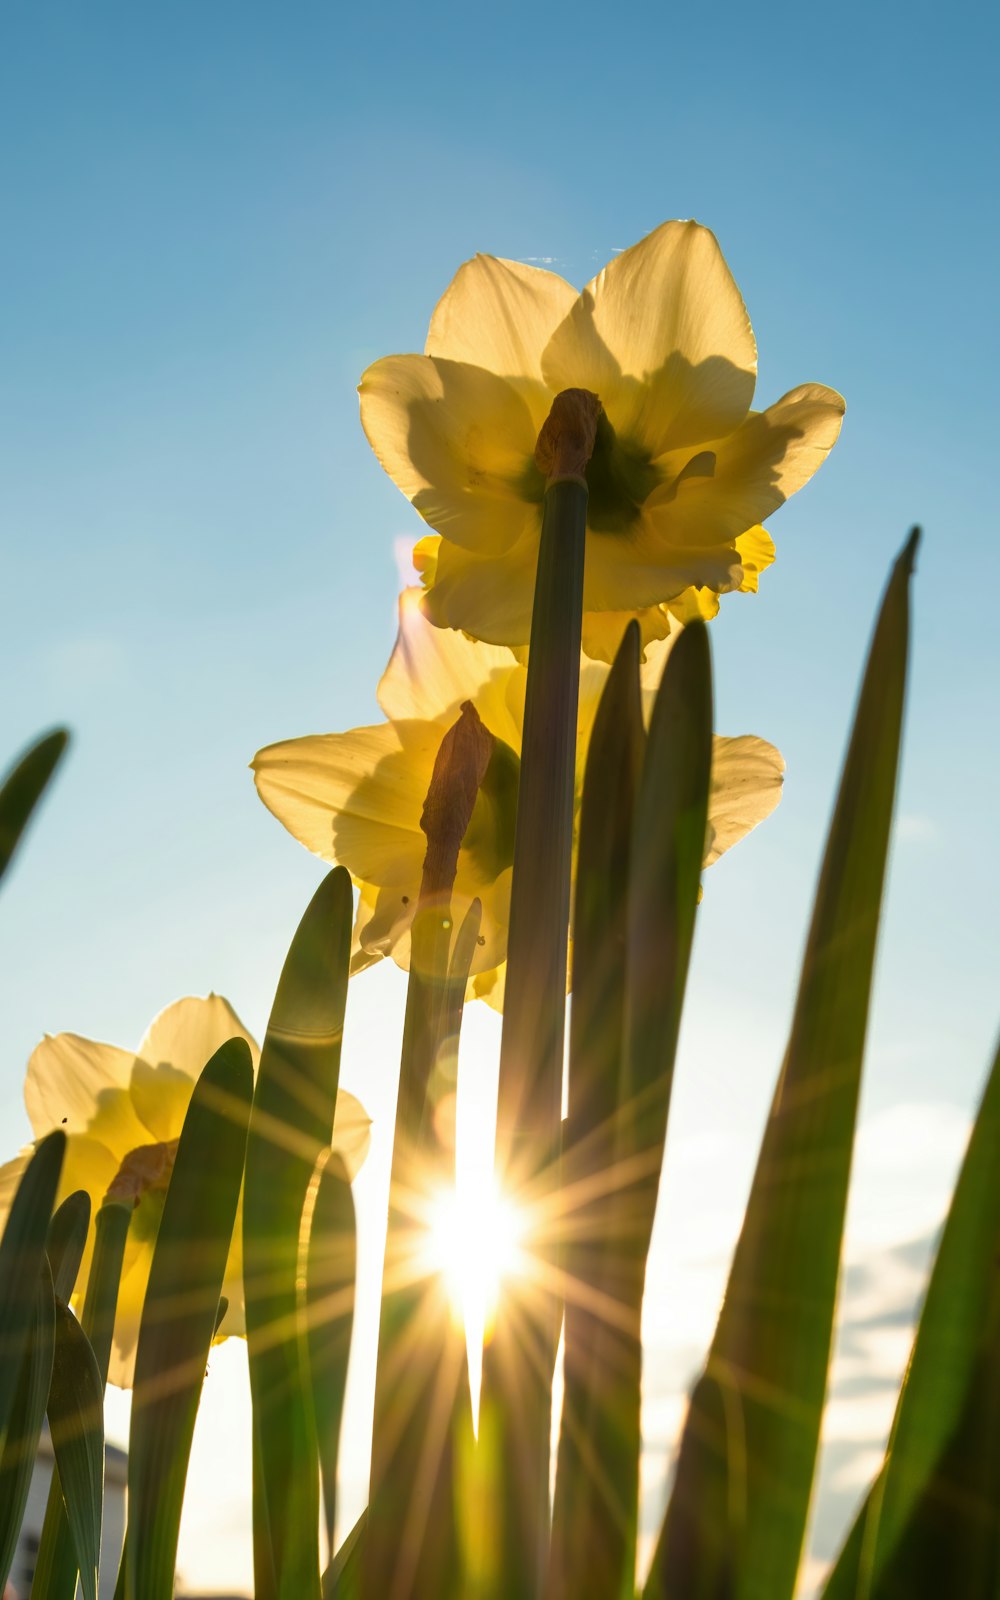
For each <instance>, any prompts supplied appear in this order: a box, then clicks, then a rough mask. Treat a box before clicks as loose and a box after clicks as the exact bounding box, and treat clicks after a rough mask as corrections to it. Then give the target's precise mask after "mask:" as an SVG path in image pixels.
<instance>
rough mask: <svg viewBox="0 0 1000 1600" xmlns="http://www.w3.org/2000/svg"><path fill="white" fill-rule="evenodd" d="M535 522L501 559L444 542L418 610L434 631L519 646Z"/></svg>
mask: <svg viewBox="0 0 1000 1600" xmlns="http://www.w3.org/2000/svg"><path fill="white" fill-rule="evenodd" d="M540 532H541V519H540V518H538V517H536V518H535V521H534V524H533V526H531V528H530V530H529V531H526V532H525V533H524V534H522V536H521V538H520V539H519V540H518V542H517V544H516V545H514V546H512V547H511V549H510V550H509V551H508V552H507V553H506V554H505V555H503V556H491V555H476V554H473V553H472V552H471V551H469V550H463V549H459V547H458V545H455V544H452V543H451V542H450V541H449V540H447V539H444V540H442V542H441V546H440V549H439V550H438V557H437V564H436V570H435V577H434V584H433V586H432V587H431V588H429V589H428V590H427V592H426V594H425V595H424V600H423V607H424V611H425V612H426V614H427V616H428V617H429V618H430V620H431V621H432V622H433V623H434V625H435V627H438V628H462V629H464V630H465V631H467V632H468V633H471V634H472V635H473V637H474V638H476V639H482V640H485V641H486V642H487V643H490V644H496V645H502V644H506V645H509V646H510V647H511V648H515V649H516V648H521V647H523V646H526V645H527V643H528V639H529V636H530V634H531V608H532V603H533V601H534V595H535V570H536V567H537V565H538V540H539V534H540Z"/></svg>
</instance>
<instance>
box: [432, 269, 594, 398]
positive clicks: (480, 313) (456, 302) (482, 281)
mask: <svg viewBox="0 0 1000 1600" xmlns="http://www.w3.org/2000/svg"><path fill="white" fill-rule="evenodd" d="M576 297H577V295H576V290H575V289H574V288H573V286H572V284H569V283H567V282H566V280H565V278H560V277H559V276H558V274H557V273H555V272H546V271H545V270H544V269H543V268H541V267H532V266H528V265H527V264H526V263H525V262H523V261H505V260H503V259H502V258H501V257H498V256H485V255H477V256H474V257H473V258H472V260H471V261H466V262H464V263H463V265H462V266H460V267H459V269H458V271H457V272H456V274H455V276H454V278H452V280H451V283H450V284H449V285H448V288H447V289H446V290H445V292H444V294H443V295H442V296H441V299H440V300H439V301H438V303H437V306H436V307H435V310H434V315H433V316H432V317H431V325H430V331H429V332H428V335H427V343H426V345H425V346H424V349H425V351H426V353H427V355H429V356H443V357H445V358H446V359H447V360H449V361H467V362H469V363H470V364H471V365H472V366H477V367H487V368H488V369H489V371H490V372H495V373H497V374H498V375H499V376H500V377H501V378H508V379H510V378H514V379H518V380H524V379H527V380H529V381H530V382H532V383H533V384H534V385H535V386H536V387H537V388H538V390H539V392H540V393H542V394H543V395H544V391H543V389H542V351H543V350H544V349H545V346H546V345H547V344H548V342H549V339H550V338H551V337H552V334H553V333H554V332H555V330H556V328H557V327H558V326H559V324H560V322H561V321H562V320H563V318H564V317H565V316H566V315H567V313H568V312H569V310H570V308H571V307H572V305H573V303H574V301H575V300H576ZM547 409H548V407H547V406H546V411H547ZM541 420H542V421H544V416H543V418H542V419H541ZM540 425H541V424H540V423H539V426H540Z"/></svg>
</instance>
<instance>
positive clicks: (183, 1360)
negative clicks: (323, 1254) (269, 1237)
mask: <svg viewBox="0 0 1000 1600" xmlns="http://www.w3.org/2000/svg"><path fill="white" fill-rule="evenodd" d="M252 1095H253V1065H252V1062H251V1059H250V1051H249V1048H248V1046H247V1043H246V1040H244V1039H241V1038H235V1039H229V1040H228V1041H227V1042H226V1043H225V1044H224V1045H222V1046H221V1048H220V1049H218V1050H217V1051H216V1052H215V1054H214V1055H213V1056H212V1058H211V1060H210V1061H209V1062H208V1064H207V1065H206V1066H205V1068H204V1070H203V1071H202V1073H201V1076H200V1077H199V1079H198V1082H197V1083H196V1084H195V1088H194V1093H193V1094H192V1096H191V1102H190V1104H189V1106H188V1111H187V1115H186V1117H185V1119H184V1127H183V1129H182V1131H181V1137H180V1141H179V1143H178V1147H177V1155H176V1159H175V1162H174V1169H173V1173H172V1175H171V1179H170V1187H169V1188H168V1190H167V1194H166V1199H165V1200H164V1204H163V1215H162V1217H161V1220H160V1226H159V1231H158V1233H157V1236H156V1245H155V1248H154V1251H153V1260H152V1264H151V1266H150V1272H149V1284H148V1286H147V1289H146V1299H145V1302H144V1305H143V1311H142V1322H141V1324H140V1327H139V1343H138V1347H137V1349H136V1358H135V1386H134V1392H133V1397H132V1420H131V1427H130V1430H129V1460H128V1504H129V1537H128V1542H127V1543H128V1555H127V1584H126V1593H127V1594H128V1596H129V1600H170V1597H171V1596H172V1595H173V1592H174V1561H175V1558H176V1554H177V1536H178V1531H179V1527H180V1517H181V1505H182V1502H183V1498H184V1482H185V1479H186V1477H187V1468H188V1457H189V1455H190V1451H191V1439H192V1436H193V1433H194V1424H195V1417H196V1414H197V1411H198V1401H199V1397H200V1395H201V1385H202V1380H203V1378H204V1374H205V1365H206V1362H207V1360H208V1354H209V1349H210V1347H211V1343H212V1336H213V1334H214V1332H215V1326H216V1319H217V1315H218V1308H219V1296H220V1294H221V1292H222V1284H223V1279H224V1276H225V1270H226V1260H227V1257H228V1255H229V1247H230V1243H231V1240H232V1233H233V1224H234V1222H235V1219H236V1206H237V1201H238V1199H239V1193H240V1182H241V1179H242V1176H243V1162H244V1157H245V1153H246V1138H247V1124H248V1121H249V1116H250V1103H251V1099H252ZM95 1367H96V1363H95ZM60 1476H61V1477H63V1488H64V1489H66V1488H67V1485H66V1480H65V1477H64V1476H63V1474H62V1473H61V1472H60Z"/></svg>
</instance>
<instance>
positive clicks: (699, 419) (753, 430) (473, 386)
mask: <svg viewBox="0 0 1000 1600" xmlns="http://www.w3.org/2000/svg"><path fill="white" fill-rule="evenodd" d="M756 371H757V347H756V344H755V341H754V336H753V330H752V328H751V326H750V320H749V317H748V316H747V311H746V307H745V306H744V304H743V300H742V298H741V296H740V292H739V290H738V289H737V287H736V284H735V282H734V281H733V278H732V274H731V273H730V271H729V268H728V267H727V265H726V262H725V260H724V259H723V256H722V252H721V251H720V249H719V246H718V244H717V242H716V240H715V237H714V235H713V234H712V233H710V232H709V230H708V229H707V228H703V227H700V226H699V225H698V224H697V223H695V222H665V223H663V224H662V226H661V227H659V228H657V229H656V230H655V231H654V232H653V233H651V234H649V235H648V237H646V238H645V239H642V240H640V242H639V243H638V244H636V245H633V246H632V247H631V249H628V250H624V251H623V252H622V253H621V254H620V255H618V256H616V257H615V258H614V259H613V260H612V261H611V262H609V263H608V265H607V266H606V267H605V268H604V270H603V271H602V272H600V273H599V274H598V275H597V277H596V278H594V279H593V281H592V282H591V283H589V284H588V285H587V287H586V288H585V289H584V290H583V292H582V294H578V293H577V291H576V290H575V289H574V288H573V287H572V286H571V285H570V284H568V283H566V282H565V280H564V279H562V278H560V277H558V276H557V275H556V274H555V273H552V272H546V271H543V270H541V269H540V268H537V267H531V266H526V265H524V264H523V263H521V262H518V261H504V260H499V259H497V258H495V257H493V256H476V257H475V258H474V259H473V260H472V261H468V262H466V263H465V265H464V266H462V267H460V268H459V270H458V272H457V274H456V276H455V278H454V279H453V281H452V283H451V284H450V286H449V288H448V289H447V290H446V291H445V294H444V296H443V298H442V299H441V301H440V302H439V303H438V306H437V308H436V310H435V312H434V315H433V317H432V318H431V324H430V331H429V333H428V335H427V342H426V346H425V353H424V354H423V355H397V356H388V357H386V358H385V359H384V360H381V361H376V362H375V364H374V365H373V366H371V367H369V368H368V370H367V372H366V373H365V374H364V377H363V378H362V381H361V388H360V393H361V420H362V423H363V426H364V429H365V432H366V433H367V435H368V439H369V441H370V443H371V445H372V447H373V449H374V451H375V453H376V455H377V456H378V458H379V460H380V462H381V463H382V465H383V467H384V468H385V470H386V472H387V473H388V474H389V476H390V477H391V478H392V479H393V481H394V482H395V483H396V484H397V486H398V487H399V488H400V489H401V490H402V491H403V493H404V494H405V495H406V496H407V497H408V499H410V500H411V501H412V503H413V505H414V506H415V507H416V509H417V510H418V511H419V512H420V515H421V516H422V517H423V518H424V520H425V521H426V522H427V523H429V524H430V526H431V528H433V529H434V530H435V533H436V534H437V535H438V536H439V541H438V540H436V541H433V542H430V543H427V542H425V544H424V546H423V549H422V550H421V552H420V554H421V557H422V566H423V575H424V581H425V586H426V594H425V598H424V606H425V609H426V612H427V615H428V616H429V617H430V618H431V620H432V621H433V622H434V623H436V624H437V625H438V626H439V627H450V628H461V629H463V630H464V631H465V632H467V633H469V634H471V635H472V636H473V637H475V638H477V639H483V640H487V641H489V642H490V643H493V644H504V645H510V646H513V647H516V648H517V647H521V646H524V645H526V644H527V642H528V633H529V627H530V621H531V606H532V596H533V592H534V581H535V565H536V559H537V554H538V541H539V533H540V528H541V513H542V496H543V491H544V480H543V478H542V475H541V473H540V472H539V470H538V468H537V467H536V465H535V461H534V449H535V443H536V440H537V437H538V433H539V430H540V428H541V426H542V424H543V422H544V421H545V419H546V417H547V416H548V414H549V410H550V408H551V405H552V401H553V398H554V396H555V395H556V394H557V393H559V392H560V391H561V390H564V389H571V388H577V389H587V390H590V391H591V392H592V393H594V394H596V395H597V396H598V398H599V399H600V401H601V403H602V406H603V416H602V418H601V422H600V424H599V428H598V435H597V443H596V447H595V449H594V453H593V456H592V458H591V461H590V465H589V467H588V469H587V482H588V487H589V491H590V494H589V508H588V518H587V556H586V575H585V583H584V602H583V604H584V636H583V644H584V650H585V652H586V653H587V654H589V655H594V656H597V657H599V658H600V659H602V660H610V659H611V658H612V657H613V654H614V650H615V648H616V646H617V644H618V641H619V639H620V638H621V634H622V628H623V625H624V621H625V620H626V619H627V617H629V616H633V615H634V616H637V617H638V618H639V621H640V625H641V628H642V633H643V641H644V643H645V642H646V640H648V639H651V638H662V637H665V636H666V635H667V634H668V633H669V631H670V628H671V626H672V616H676V617H679V620H680V621H682V622H683V621H685V620H688V619H689V618H690V617H691V616H693V615H702V616H711V615H713V614H714V611H715V609H716V606H717V599H716V597H717V596H718V595H719V594H722V593H725V592H726V591H729V590H734V589H741V588H742V589H747V588H753V589H755V588H756V586H757V583H756V580H757V574H758V573H759V571H760V570H761V568H762V567H763V566H766V565H768V564H769V562H770V560H771V559H772V558H773V545H772V543H771V540H770V536H769V535H768V534H767V533H766V532H765V530H764V529H763V528H762V527H761V523H762V522H763V520H764V518H765V517H768V516H769V515H770V514H771V513H772V512H774V511H776V510H777V508H778V507H779V506H780V505H781V504H782V503H783V502H784V501H785V500H787V499H788V497H789V495H791V494H793V493H794V492H795V490H796V489H800V488H801V487H802V485H803V484H804V483H807V482H808V480H809V479H810V478H811V477H812V475H813V473H814V472H815V471H816V469H817V468H818V467H819V466H820V465H821V463H822V462H823V460H824V459H825V457H826V456H827V454H828V453H829V451H830V450H831V448H832V446H833V444H834V442H835V441H836V438H837V435H838V433H839V431H840V423H841V418H842V416H843V412H844V402H843V400H842V399H841V397H840V395H839V394H837V393H835V392H834V391H833V390H832V389H827V388H825V387H824V386H823V385H822V384H817V383H807V384H802V385H800V386H799V387H798V388H796V389H792V390H791V391H790V392H789V393H788V394H786V395H784V396H783V397H782V398H781V399H780V400H777V401H776V402H775V403H774V404H773V405H771V406H769V407H768V408H767V410H765V411H752V410H751V409H750V406H751V402H752V400H753V396H754V385H755V381H756Z"/></svg>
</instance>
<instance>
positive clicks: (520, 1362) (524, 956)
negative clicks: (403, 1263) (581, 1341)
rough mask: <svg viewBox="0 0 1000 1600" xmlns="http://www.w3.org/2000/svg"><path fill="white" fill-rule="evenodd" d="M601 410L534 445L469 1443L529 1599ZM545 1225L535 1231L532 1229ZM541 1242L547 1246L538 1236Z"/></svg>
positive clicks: (543, 1478)
mask: <svg viewBox="0 0 1000 1600" xmlns="http://www.w3.org/2000/svg"><path fill="white" fill-rule="evenodd" d="M599 416H600V402H599V401H598V400H597V398H596V396H594V395H591V394H589V393H587V392H586V391H583V390H567V391H565V392H564V393H563V394H561V395H559V396H558V397H557V399H556V402H555V404H554V406H553V409H552V414H551V416H550V417H549V419H548V421H547V422H546V424H545V427H544V428H543V429H542V432H541V434H540V436H539V443H538V449H537V451H536V461H537V462H538V465H539V466H540V467H541V468H542V470H543V471H545V472H547V474H548V478H549V481H548V486H547V488H546V491H545V501H544V511H543V518H542V533H541V542H540V545H539V552H538V569H537V575H536V579H535V601H534V609H533V612H532V620H531V641H530V645H529V651H528V681H527V689H526V695H525V706H524V733H523V742H522V754H521V779H520V786H519V790H518V801H517V826H516V831H515V838H514V871H513V883H512V890H511V908H510V925H509V927H510V931H509V938H508V948H507V981H506V990H505V999H504V1021H503V1037H502V1042H501V1049H500V1086H499V1096H498V1104H497V1143H496V1161H497V1172H498V1181H499V1184H500V1186H501V1187H502V1188H503V1189H505V1190H506V1191H507V1193H508V1194H510V1195H511V1196H512V1197H513V1198H514V1200H515V1202H516V1203H518V1204H519V1206H521V1208H522V1209H526V1210H527V1211H528V1212H529V1215H530V1217H531V1219H532V1220H531V1222H530V1223H529V1231H530V1233H531V1235H532V1237H531V1240H530V1247H531V1250H532V1253H533V1254H534V1256H535V1257H536V1261H537V1263H538V1265H539V1267H540V1268H541V1270H540V1271H539V1272H538V1278H539V1283H538V1284H534V1285H532V1286H531V1292H530V1298H525V1299H523V1300H521V1299H520V1297H519V1298H518V1303H516V1304H513V1303H512V1300H513V1298H514V1294H515V1291H509V1292H508V1294H507V1295H506V1296H505V1297H504V1298H503V1300H502V1302H501V1305H500V1307H499V1309H498V1316H497V1325H496V1331H495V1334H494V1338H493V1341H492V1343H491V1344H490V1346H489V1347H488V1349H487V1351H486V1357H485V1360H484V1370H483V1401H482V1405H483V1411H484V1424H483V1428H482V1429H481V1437H482V1438H483V1439H484V1440H485V1439H488V1440H489V1441H490V1446H489V1448H490V1449H491V1451H495V1452H496V1458H497V1459H496V1469H497V1478H498V1482H499V1486H500V1487H499V1493H500V1496H501V1505H500V1508H499V1514H500V1517H501V1519H502V1532H501V1537H500V1541H499V1548H500V1549H501V1550H502V1551H503V1559H504V1571H503V1576H502V1579H500V1580H499V1581H498V1583H497V1585H496V1591H497V1593H498V1594H502V1595H504V1596H507V1595H510V1596H514V1595H517V1596H519V1597H522V1600H525V1597H528V1596H531V1595H534V1594H537V1593H538V1592H539V1588H540V1585H541V1582H542V1574H543V1572H544V1568H545V1562H546V1556H547V1541H548V1521H549V1516H548V1490H549V1444H550V1428H551V1405H552V1392H551V1391H552V1374H553V1368H554V1364H555V1353H556V1345H557V1342H558V1336H559V1318H560V1312H561V1305H560V1301H559V1299H558V1297H557V1296H556V1295H555V1294H554V1293H553V1292H552V1290H551V1287H550V1286H549V1285H550V1283H551V1274H549V1273H547V1272H546V1271H545V1267H546V1266H547V1265H549V1264H553V1263H551V1261H550V1259H549V1258H551V1256H552V1241H551V1218H550V1217H547V1213H548V1212H549V1211H550V1209H551V1208H550V1207H549V1206H547V1204H546V1201H547V1199H548V1198H549V1197H551V1195H552V1192H553V1190H554V1189H555V1187H556V1185H557V1183H558V1174H559V1144H560V1123H561V1116H562V1080H563V1041H564V1033H565V1018H566V963H567V947H568V938H569V905H570V878H571V867H572V851H573V811H574V790H575V778H576V725H577V708H578V701H579V685H580V639H581V632H582V619H583V574H584V553H585V533H586V523H587V497H588V491H587V482H586V478H585V477H584V473H585V471H586V467H587V463H588V461H589V459H590V453H591V451H592V449H593V444H594V436H595V432H596V427H597V421H598V418H599ZM547 1224H548V1226H547ZM546 1233H548V1235H549V1236H548V1237H546Z"/></svg>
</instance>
